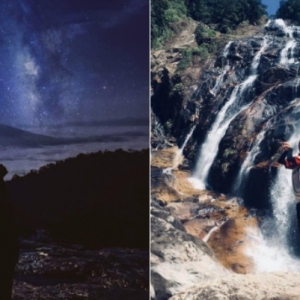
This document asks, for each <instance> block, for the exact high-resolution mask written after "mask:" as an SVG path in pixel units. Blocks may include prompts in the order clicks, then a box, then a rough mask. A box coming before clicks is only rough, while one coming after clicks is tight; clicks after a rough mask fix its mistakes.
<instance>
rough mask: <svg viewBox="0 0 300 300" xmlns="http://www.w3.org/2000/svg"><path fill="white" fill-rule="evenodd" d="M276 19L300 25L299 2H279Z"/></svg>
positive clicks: (295, 0) (283, 0)
mask: <svg viewBox="0 0 300 300" xmlns="http://www.w3.org/2000/svg"><path fill="white" fill-rule="evenodd" d="M276 17H277V18H282V19H289V20H291V21H293V22H296V23H298V24H300V1H299V0H281V1H280V6H279V9H278V10H277V13H276Z"/></svg>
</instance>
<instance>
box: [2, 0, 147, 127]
mask: <svg viewBox="0 0 300 300" xmlns="http://www.w3.org/2000/svg"><path fill="white" fill-rule="evenodd" d="M148 2H149V1H148V0H113V1H99V0H84V1H83V0H63V1H62V0H52V1H49V0H15V1H11V0H2V1H1V4H0V22H1V26H0V55H1V60H0V93H1V96H0V119H1V121H0V123H5V124H9V125H18V124H27V125H39V124H41V125H45V124H46V125H47V124H53V123H54V124H55V123H59V122H66V121H90V120H93V121H101V120H105V119H120V118H124V117H139V118H148V115H149V3H148Z"/></svg>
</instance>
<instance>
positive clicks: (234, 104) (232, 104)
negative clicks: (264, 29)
mask: <svg viewBox="0 0 300 300" xmlns="http://www.w3.org/2000/svg"><path fill="white" fill-rule="evenodd" d="M267 45H268V43H267V39H266V38H264V40H263V45H262V47H261V49H260V51H259V52H258V53H257V54H256V55H255V56H254V58H253V61H252V64H251V69H250V72H251V73H250V76H249V77H248V78H247V79H246V80H244V81H243V82H242V83H241V84H239V85H237V86H236V87H235V88H234V90H233V91H232V93H231V96H230V98H229V100H228V101H227V102H226V104H225V105H224V106H223V108H222V109H221V110H220V112H219V113H218V115H217V118H216V120H215V122H214V124H213V126H212V128H211V130H210V131H209V133H208V135H207V137H206V139H205V141H204V143H203V144H202V146H201V149H200V152H199V159H198V161H197V164H196V168H195V172H194V174H193V176H192V177H193V179H192V180H191V181H192V182H193V183H194V185H195V187H196V188H202V189H204V188H205V185H206V181H207V176H208V173H209V170H210V167H211V166H212V164H213V162H214V159H215V157H216V155H217V152H218V146H219V143H220V141H221V139H222V138H223V136H224V135H225V133H226V130H227V128H228V126H229V124H230V123H231V121H232V120H233V119H234V118H235V117H236V116H237V115H238V114H239V113H240V112H241V111H242V110H244V109H246V108H247V107H248V106H249V105H250V103H248V104H246V105H243V106H241V104H240V103H239V102H240V101H239V100H241V97H242V95H243V92H244V91H245V90H246V89H247V88H249V87H251V86H252V85H253V83H254V81H255V80H256V78H257V68H258V65H259V61H260V57H261V54H262V53H263V51H264V49H265V48H266V47H267Z"/></svg>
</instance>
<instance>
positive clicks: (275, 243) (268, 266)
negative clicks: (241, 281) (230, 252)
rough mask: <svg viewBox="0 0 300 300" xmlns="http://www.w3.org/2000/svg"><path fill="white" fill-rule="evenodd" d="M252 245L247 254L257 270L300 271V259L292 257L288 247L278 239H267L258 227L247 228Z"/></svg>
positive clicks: (259, 271)
mask: <svg viewBox="0 0 300 300" xmlns="http://www.w3.org/2000/svg"><path fill="white" fill-rule="evenodd" d="M247 238H248V239H249V240H250V241H251V245H250V246H248V247H247V249H246V251H245V254H246V255H247V256H249V257H250V258H251V259H252V260H253V262H254V265H255V272H256V273H261V272H276V271H285V272H300V260H298V259H296V258H294V257H292V256H291V255H290V253H289V252H288V250H287V249H286V247H285V246H284V245H283V244H282V243H281V242H280V241H279V240H278V239H277V238H273V239H268V240H267V239H266V238H265V237H264V236H263V235H262V233H261V231H260V230H259V229H257V228H252V227H249V228H248V229H247Z"/></svg>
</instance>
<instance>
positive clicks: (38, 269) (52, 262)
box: [13, 240, 149, 300]
mask: <svg viewBox="0 0 300 300" xmlns="http://www.w3.org/2000/svg"><path fill="white" fill-rule="evenodd" d="M148 287H149V254H148V251H142V250H135V249H126V248H105V249H101V250H93V251H91V250H87V249H83V247H81V246H76V245H73V246H69V247H67V246H62V245H58V244H49V243H45V242H36V241H33V240H24V241H23V242H22V250H21V256H20V261H19V263H18V265H17V267H16V275H15V281H14V293H13V300H29V299H30V300H37V299H47V300H50V299H51V300H52V299H64V300H75V299H76V300H86V299H89V300H90V299H148V298H149V291H148V290H149V288H148Z"/></svg>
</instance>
